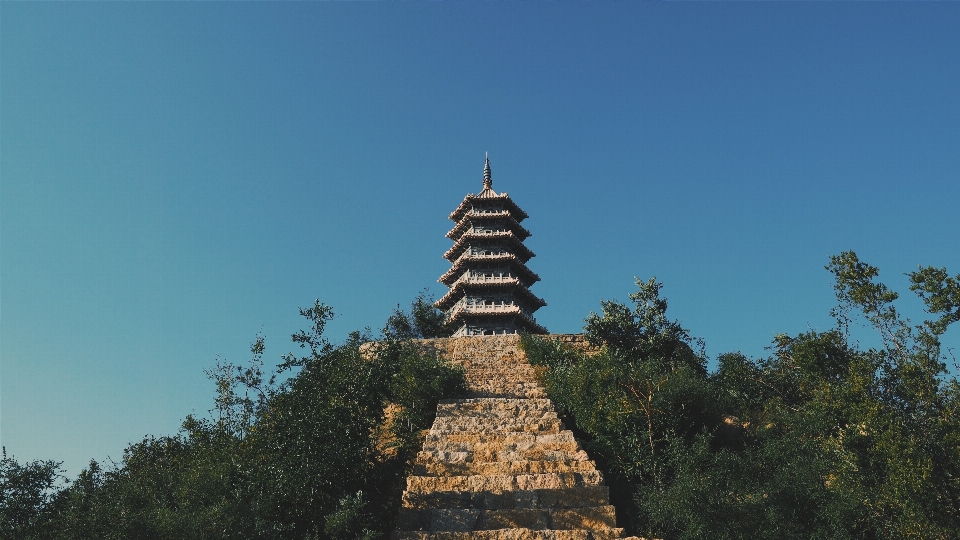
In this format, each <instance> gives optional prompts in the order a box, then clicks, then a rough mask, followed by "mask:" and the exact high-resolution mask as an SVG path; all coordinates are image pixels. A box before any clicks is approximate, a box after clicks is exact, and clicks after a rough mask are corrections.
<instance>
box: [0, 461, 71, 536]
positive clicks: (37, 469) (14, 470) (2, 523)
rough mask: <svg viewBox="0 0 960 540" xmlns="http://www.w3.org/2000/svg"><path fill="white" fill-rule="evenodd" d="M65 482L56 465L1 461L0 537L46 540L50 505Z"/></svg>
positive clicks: (60, 470) (48, 462) (37, 462)
mask: <svg viewBox="0 0 960 540" xmlns="http://www.w3.org/2000/svg"><path fill="white" fill-rule="evenodd" d="M63 480H64V477H63V469H62V468H61V466H60V463H58V462H56V461H52V460H49V461H40V460H37V461H30V462H27V463H24V464H22V465H21V464H20V463H19V462H17V460H16V459H14V458H13V457H8V456H7V449H6V448H3V450H2V457H0V536H3V537H4V538H25V539H26V538H46V537H47V534H48V531H47V524H48V521H49V519H50V514H51V503H52V501H53V499H54V497H55V496H56V494H57V492H58V491H59V489H58V488H59V487H60V486H61V484H62V482H63Z"/></svg>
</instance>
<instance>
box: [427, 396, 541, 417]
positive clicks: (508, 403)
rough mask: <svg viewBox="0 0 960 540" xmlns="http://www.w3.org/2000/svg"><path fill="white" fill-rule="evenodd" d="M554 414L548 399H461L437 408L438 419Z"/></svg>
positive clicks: (441, 403)
mask: <svg viewBox="0 0 960 540" xmlns="http://www.w3.org/2000/svg"><path fill="white" fill-rule="evenodd" d="M547 412H555V411H554V408H553V404H552V403H550V400H549V399H539V398H538V399H529V398H526V399H516V398H463V399H452V400H443V401H441V402H440V403H439V405H438V406H437V415H438V416H440V417H443V416H449V415H453V414H457V415H462V414H488V415H509V414H537V413H540V414H543V413H547Z"/></svg>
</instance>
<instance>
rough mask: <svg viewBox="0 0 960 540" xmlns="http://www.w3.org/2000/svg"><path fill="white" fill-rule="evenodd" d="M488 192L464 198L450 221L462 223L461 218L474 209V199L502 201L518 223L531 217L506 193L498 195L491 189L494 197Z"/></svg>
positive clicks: (452, 213)
mask: <svg viewBox="0 0 960 540" xmlns="http://www.w3.org/2000/svg"><path fill="white" fill-rule="evenodd" d="M486 191H487V190H484V191H482V192H480V195H474V194H473V193H471V194H469V195H467V196H466V197H464V198H463V202H461V203H460V206H458V207H457V209H456V210H454V211H453V212H451V213H450V219H451V220H452V221H460V218H462V217H463V215H464V214H465V213H467V212H468V211H470V210H471V209H472V208H473V201H474V199H483V200H485V201H489V200H502V201H503V204H504V207H505V209H506V210H508V211H509V212H510V213H511V214H513V215H514V218H515V219H516V220H517V221H523V220H525V219H527V218H528V217H530V216H528V215H527V213H526V212H524V211H523V210H521V209H520V207H519V206H517V204H516V203H515V202H513V201H512V200H511V199H510V196H509V195H507V194H506V192H504V193H500V194H497V193H495V192H494V191H493V190H492V189H491V190H489V191H490V192H491V193H493V195H487V194H486V193H485V192H486Z"/></svg>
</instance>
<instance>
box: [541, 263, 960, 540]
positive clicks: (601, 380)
mask: <svg viewBox="0 0 960 540" xmlns="http://www.w3.org/2000/svg"><path fill="white" fill-rule="evenodd" d="M827 268H828V269H829V270H830V271H831V272H832V273H833V274H834V276H835V278H836V286H835V290H836V293H837V298H838V301H839V304H838V306H837V308H835V309H834V310H833V314H834V316H835V317H836V318H837V321H838V325H837V328H836V329H834V330H828V331H825V332H813V331H811V332H806V333H802V334H799V335H796V336H788V335H785V334H781V335H778V336H777V337H776V338H775V339H774V343H773V346H772V351H773V354H772V355H771V356H770V357H769V358H766V359H762V360H751V359H749V358H746V357H745V356H743V355H742V354H739V353H727V354H723V355H720V356H719V357H718V359H717V370H716V372H714V373H709V374H708V373H706V371H705V370H704V369H703V365H704V364H703V358H702V355H698V354H697V353H695V352H694V350H693V348H692V347H691V345H692V342H691V339H690V337H689V334H688V333H687V332H686V331H685V330H683V328H682V327H681V326H680V324H679V323H677V322H674V321H670V320H669V319H668V318H667V317H666V307H667V303H666V300H664V299H662V298H660V296H659V292H660V284H659V283H657V282H656V280H653V279H651V280H650V281H647V282H640V281H638V282H637V284H638V286H639V287H640V290H639V291H638V292H636V293H634V294H632V295H631V296H630V298H631V300H632V301H633V304H634V305H633V307H629V306H626V305H624V304H620V303H617V302H603V303H602V304H601V306H602V313H601V314H600V315H597V314H591V315H590V316H589V317H588V318H587V321H586V322H587V324H586V327H585V333H586V336H587V339H588V340H589V342H590V343H591V344H592V345H593V346H594V347H596V349H595V350H593V351H586V352H585V351H574V350H570V349H567V348H565V347H564V346H562V345H561V344H560V343H558V342H552V341H550V340H549V339H543V338H538V337H532V336H525V337H524V340H523V345H524V347H525V348H526V351H527V353H528V355H529V356H530V358H531V360H532V361H533V362H534V363H536V364H539V365H542V366H546V368H547V369H546V370H545V372H544V374H543V379H544V383H545V386H546V388H547V391H548V393H549V394H550V395H551V397H552V398H553V399H554V400H555V401H556V403H557V404H558V406H559V407H560V408H561V410H562V411H563V412H565V413H566V414H567V415H568V420H570V421H572V424H573V427H574V429H575V430H578V431H579V432H581V433H580V434H581V438H582V439H583V440H584V442H585V446H586V447H587V449H588V451H590V452H592V453H593V455H594V456H595V457H596V458H597V461H598V465H599V466H600V467H601V468H602V469H603V470H604V472H605V473H606V476H607V478H608V481H610V482H611V484H612V494H613V495H614V502H615V504H617V506H618V520H619V521H621V522H623V523H624V524H625V525H627V527H628V529H629V530H630V531H631V532H634V533H637V534H641V535H644V536H649V537H663V538H918V539H919V538H956V537H958V536H960V386H958V383H957V380H956V379H955V378H953V377H949V376H948V374H947V372H946V369H945V364H944V361H945V360H946V358H945V356H944V355H943V354H942V351H941V344H940V340H939V337H940V336H941V335H942V334H943V333H944V332H945V331H946V330H947V327H948V326H949V325H950V324H951V323H953V322H956V321H957V320H960V285H958V283H960V276H957V277H955V278H951V277H949V276H948V274H947V273H946V270H944V269H935V268H932V267H928V268H921V269H919V270H918V271H917V272H913V273H911V274H908V276H909V278H910V282H911V286H910V288H911V290H913V291H914V292H916V293H917V294H918V295H919V296H920V298H921V299H922V300H923V302H924V303H925V305H926V306H927V309H928V312H929V313H931V314H933V315H935V316H936V318H934V319H932V320H930V321H925V322H924V323H922V324H920V325H916V326H914V325H912V324H911V323H910V321H909V320H907V319H905V318H904V317H902V316H901V315H900V313H899V312H898V311H897V309H896V307H895V306H894V302H895V301H896V300H897V299H898V295H897V294H896V293H895V292H894V291H891V290H890V289H888V288H887V287H886V286H885V285H883V284H882V283H879V282H878V281H876V278H877V277H878V276H879V271H878V270H877V269H876V268H874V267H872V266H870V265H868V264H866V263H863V262H862V261H860V260H859V259H858V258H857V256H856V254H854V253H853V252H847V253H842V254H840V255H838V256H835V257H832V258H831V262H830V265H829V266H828V267H827ZM859 317H862V318H863V320H864V321H865V322H866V323H867V324H869V326H871V327H872V328H875V329H876V330H877V331H878V332H879V333H880V336H881V339H882V340H883V347H881V348H877V349H867V350H861V349H859V348H858V347H856V346H854V345H852V344H851V343H850V341H849V338H848V329H849V326H850V325H851V324H853V323H854V322H855V321H857V320H858V318H859Z"/></svg>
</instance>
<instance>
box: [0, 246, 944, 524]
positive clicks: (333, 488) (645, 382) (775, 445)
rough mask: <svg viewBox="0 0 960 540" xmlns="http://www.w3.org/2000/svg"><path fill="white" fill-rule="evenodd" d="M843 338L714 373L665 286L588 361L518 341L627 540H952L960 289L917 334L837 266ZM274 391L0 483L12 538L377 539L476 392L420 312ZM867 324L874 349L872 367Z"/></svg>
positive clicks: (310, 357)
mask: <svg viewBox="0 0 960 540" xmlns="http://www.w3.org/2000/svg"><path fill="white" fill-rule="evenodd" d="M827 269H828V270H829V271H830V272H832V273H833V275H834V276H835V279H836V286H835V289H836V293H837V298H838V300H839V302H838V305H837V307H836V308H835V309H834V310H833V312H832V314H833V315H834V317H835V318H836V320H837V325H836V327H835V328H833V329H830V330H827V331H824V332H817V331H808V332H804V333H801V334H797V335H793V336H790V335H786V334H782V335H778V336H777V337H776V339H775V340H774V342H773V344H772V346H771V348H770V350H771V355H770V356H769V357H768V358H762V359H751V358H747V357H745V356H744V355H742V354H739V353H727V354H722V355H720V356H719V357H718V358H717V368H716V370H715V371H713V372H711V371H709V370H708V369H707V358H706V356H705V354H704V352H703V346H702V344H700V343H698V342H697V341H696V340H694V339H693V338H692V337H691V335H690V333H689V332H688V331H687V330H686V329H684V328H683V327H682V326H681V324H680V323H679V322H677V321H675V320H671V319H670V318H669V317H667V314H666V312H667V301H666V300H665V299H664V298H662V297H661V294H660V291H661V284H660V283H659V282H657V281H656V280H655V279H650V280H649V281H638V282H637V285H638V287H639V288H638V290H637V291H636V292H635V293H633V294H632V295H630V300H631V304H632V305H628V304H623V303H619V302H615V301H604V302H602V303H601V312H600V313H599V314H591V315H590V316H589V317H587V320H586V326H585V328H584V333H585V335H586V337H587V339H588V341H589V343H590V345H591V346H592V349H591V350H587V351H584V350H576V349H571V348H568V347H566V346H564V345H562V344H561V343H558V342H555V341H552V340H551V339H549V338H544V337H536V336H524V337H523V339H522V345H523V347H524V348H525V350H526V352H527V354H528V356H529V358H530V359H531V361H532V362H533V363H534V364H536V365H539V366H541V368H540V371H541V374H542V379H543V382H544V384H545V387H546V389H547V392H548V393H549V394H550V396H551V397H552V398H553V400H554V402H555V404H556V406H557V408H558V410H559V411H560V412H561V413H562V414H563V415H564V416H565V417H566V420H567V422H568V425H570V426H571V427H572V428H573V429H574V430H575V432H576V433H577V435H578V438H579V439H580V440H581V442H582V443H583V444H584V446H585V447H586V449H587V450H588V451H589V452H590V453H591V456H592V457H594V458H595V459H596V460H597V461H598V465H599V466H600V467H601V469H602V470H603V471H604V474H605V478H606V480H607V482H608V484H610V486H611V491H612V495H613V499H614V503H615V504H616V505H617V517H618V521H619V522H620V524H621V525H623V526H626V527H627V529H628V532H630V533H633V534H639V535H642V536H646V537H651V538H664V539H670V540H673V539H692V538H703V539H723V538H751V539H752V538H777V539H781V538H804V539H806V538H858V539H874V538H877V539H879V538H889V539H895V538H896V539H899V538H917V539H920V538H923V539H926V538H957V537H960V384H958V382H957V379H956V378H955V377H952V376H950V375H949V373H948V371H947V370H946V364H945V362H946V361H947V360H948V358H947V354H948V353H949V351H946V352H945V351H944V350H942V349H943V347H942V344H941V341H940V337H941V336H942V335H943V334H944V332H946V331H947V329H948V327H949V326H950V325H951V324H952V323H954V322H956V321H957V320H960V275H958V276H956V277H950V276H949V275H948V274H947V272H946V271H945V270H944V269H936V268H932V267H928V268H921V269H919V270H918V271H917V272H913V273H911V274H909V279H910V288H911V290H913V291H914V292H915V293H917V294H918V295H919V297H920V298H921V299H922V301H923V302H924V304H925V306H926V310H927V312H928V313H929V314H930V315H931V318H930V320H928V321H925V322H923V323H921V324H919V325H913V324H911V323H910V321H908V320H906V319H905V318H904V317H903V316H902V315H901V314H900V312H899V311H897V309H896V307H895V302H896V301H897V299H898V298H897V294H896V293H894V292H893V291H891V290H889V289H888V288H887V287H885V286H884V285H883V284H881V283H879V282H877V279H876V278H877V276H878V270H877V269H876V268H874V267H872V266H870V265H868V264H866V263H864V262H862V261H860V260H859V259H858V258H857V256H856V254H854V253H852V252H847V253H842V254H840V255H837V256H835V257H832V258H831V260H830V264H829V265H828V266H827ZM301 314H302V315H303V316H304V317H305V318H306V319H307V321H309V328H308V329H306V330H303V331H300V332H298V333H296V334H294V335H293V337H292V338H293V341H294V342H295V343H296V344H297V345H298V346H299V347H300V348H301V354H292V353H291V354H288V355H286V356H284V357H283V359H282V363H281V364H280V365H279V366H278V372H277V373H278V374H279V375H280V376H283V377H286V379H285V380H284V381H283V382H280V383H278V382H277V380H276V378H275V377H274V376H268V375H267V374H265V373H264V371H263V358H262V357H263V351H264V341H263V338H262V337H259V336H258V337H257V338H256V339H255V341H254V342H253V344H252V346H251V353H252V359H251V361H250V363H249V365H247V366H234V365H230V364H218V365H217V366H215V367H214V368H213V369H211V370H209V372H208V374H209V375H210V377H211V379H212V380H213V381H214V382H215V383H216V388H217V393H216V397H215V400H214V404H215V405H214V409H213V410H212V411H211V415H210V416H209V417H206V418H197V417H188V418H187V419H186V420H185V421H184V422H183V428H182V430H181V431H180V433H178V434H176V435H173V436H164V437H153V436H147V437H145V438H144V439H143V440H142V441H140V442H138V443H136V444H133V445H130V447H128V448H127V449H126V450H125V452H124V455H123V459H122V460H121V461H120V462H119V463H106V464H102V463H97V462H95V461H93V462H91V463H90V465H89V467H87V468H86V469H85V470H84V471H83V472H82V473H81V474H80V475H79V477H78V478H77V479H75V480H73V481H72V482H67V481H66V479H65V478H63V476H62V470H61V469H60V467H59V464H57V463H56V462H52V461H35V462H28V463H25V464H20V463H18V462H17V461H16V460H15V459H13V458H12V457H8V456H7V455H6V453H4V454H3V458H2V461H0V537H2V538H16V539H20V538H24V539H61V538H63V539H66V538H70V539H85V538H117V539H119V538H145V539H150V538H158V539H159V538H176V539H180V538H183V539H200V538H278V539H279V538H283V539H287V538H296V539H307V538H324V539H333V540H341V539H342V540H346V539H368V540H374V539H379V538H385V537H386V535H387V534H388V532H389V530H390V529H392V528H393V523H394V519H395V516H396V510H397V505H398V502H399V495H400V491H401V489H402V485H403V478H404V477H405V476H406V475H407V474H408V472H409V470H410V463H411V460H412V458H413V456H415V454H416V452H417V450H418V449H419V448H420V445H421V444H422V438H421V433H422V431H421V430H423V429H424V428H426V427H428V426H429V425H430V423H431V422H432V419H433V416H434V414H435V410H436V403H437V401H438V400H439V399H441V398H444V397H449V396H455V395H457V394H459V393H461V392H462V391H463V390H464V388H463V385H464V379H463V373H462V372H461V371H459V370H458V369H456V368H454V367H452V366H450V365H449V364H446V363H444V362H443V360H442V358H438V357H436V356H435V355H434V354H433V353H432V352H431V351H429V350H426V349H424V348H422V347H421V346H418V345H417V344H416V342H414V341H412V340H413V339H417V338H425V337H427V338H429V337H437V336H441V335H443V333H444V331H445V329H444V327H443V317H442V314H440V313H439V312H437V310H435V309H434V308H433V307H432V302H431V301H430V299H429V298H428V297H426V296H425V295H424V294H421V295H420V296H418V297H417V299H415V300H414V302H413V303H412V304H411V307H410V311H409V312H404V311H402V310H401V309H400V308H399V307H398V308H397V310H396V311H395V312H394V313H393V315H391V316H390V318H389V319H388V321H387V324H386V328H385V329H384V330H383V336H382V337H381V339H378V340H373V339H371V337H370V336H369V335H368V334H363V333H353V334H351V335H350V336H349V337H348V339H347V340H346V341H345V342H344V343H342V344H339V345H335V344H332V343H330V342H329V341H327V340H326V339H325V338H324V337H323V332H324V327H325V325H326V322H327V321H328V320H329V319H330V317H332V315H333V312H332V310H331V309H330V308H329V307H328V306H326V305H324V304H322V303H320V302H319V301H318V302H315V303H314V305H313V306H311V307H310V308H307V309H302V310H301ZM860 322H863V323H865V324H866V325H867V326H868V327H871V328H873V329H875V330H876V331H877V332H878V333H879V336H880V340H879V342H880V343H881V345H880V346H878V347H874V348H862V347H860V346H859V345H858V344H857V343H855V342H853V341H852V340H851V338H850V334H849V329H850V327H851V325H853V324H858V323H860Z"/></svg>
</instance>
